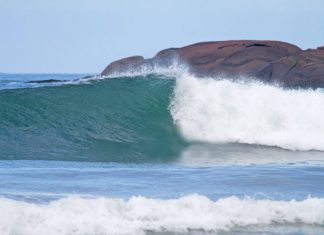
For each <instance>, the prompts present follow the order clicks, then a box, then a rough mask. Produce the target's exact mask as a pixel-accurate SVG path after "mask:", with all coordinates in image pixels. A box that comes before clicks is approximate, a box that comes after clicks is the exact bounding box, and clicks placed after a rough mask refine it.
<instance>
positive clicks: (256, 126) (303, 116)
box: [170, 74, 324, 150]
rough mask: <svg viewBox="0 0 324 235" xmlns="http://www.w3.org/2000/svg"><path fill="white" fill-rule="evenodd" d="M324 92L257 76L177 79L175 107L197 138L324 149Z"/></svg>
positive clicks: (184, 129) (188, 134) (182, 125)
mask: <svg viewBox="0 0 324 235" xmlns="http://www.w3.org/2000/svg"><path fill="white" fill-rule="evenodd" d="M321 107H324V93H323V92H322V91H320V90H315V91H314V90H288V89H282V88H279V87H275V86H270V85H264V84H262V83H256V82H233V81H231V80H225V79H218V80H216V79H212V78H196V77H194V76H190V75H186V74H184V75H183V76H182V77H180V78H179V79H177V81H176V86H175V90H174V97H173V100H172V102H171V106H170V110H171V114H172V116H173V119H174V122H175V123H176V124H177V125H178V127H179V129H180V131H181V133H182V135H183V136H184V137H185V138H186V139H188V140H193V141H202V142H214V143H228V142H237V143H247V144H259V145H268V146H277V147H281V148H286V149H291V150H324V118H323V117H324V109H322V108H321Z"/></svg>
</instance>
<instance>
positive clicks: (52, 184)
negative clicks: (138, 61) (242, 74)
mask: <svg viewBox="0 0 324 235" xmlns="http://www.w3.org/2000/svg"><path fill="white" fill-rule="evenodd" d="M85 75H86V74H5V73H0V234H1V235H45V234H46V235H175V234H177V235H259V234H263V235H279V234H280V235H323V234H324V108H323V107H324V91H323V90H321V89H318V90H287V89H282V88H280V87H276V86H270V85H264V84H262V83H257V82H255V81H254V82H253V81H250V80H249V79H243V80H242V79H241V80H240V82H238V81H235V80H233V79H226V78H219V79H211V78H196V77H194V76H192V75H190V74H188V73H186V72H184V71H181V70H175V71H173V70H172V71H153V72H143V73H137V74H135V73H134V74H124V75H119V76H115V77H109V78H100V77H94V78H90V79H89V78H88V79H80V78H81V77H83V76H85ZM51 79H54V80H62V82H52V83H50V82H48V83H46V82H45V83H37V82H35V81H41V80H51ZM63 80H64V81H63ZM30 81H34V82H30Z"/></svg>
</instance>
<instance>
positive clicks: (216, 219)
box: [0, 195, 324, 235]
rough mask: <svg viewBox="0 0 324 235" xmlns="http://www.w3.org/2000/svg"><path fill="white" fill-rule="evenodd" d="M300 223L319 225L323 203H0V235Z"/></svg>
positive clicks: (199, 199) (192, 199)
mask: <svg viewBox="0 0 324 235" xmlns="http://www.w3.org/2000/svg"><path fill="white" fill-rule="evenodd" d="M294 223H298V224H300V223H303V224H309V225H319V226H322V225H323V223H324V199H321V198H307V199H305V200H303V201H294V200H292V201H272V200H255V199H251V198H245V199H239V198H237V197H234V196H233V197H228V198H223V199H219V200H217V201H212V200H210V199H208V198H206V197H204V196H200V195H191V196H186V197H182V198H179V199H170V200H160V199H148V198H144V197H132V198H130V199H129V200H122V199H109V198H97V199H85V198H77V197H74V198H72V197H71V198H66V199H60V200H57V201H53V202H50V203H49V204H45V205H40V204H32V203H27V202H19V201H14V200H11V199H6V198H1V199H0V234H1V235H13V234H14V235H43V234H46V235H67V234H78V235H85V234H91V235H99V234H100V235H112V234H114V235H119V234H123V235H126V234H136V235H140V234H145V231H155V232H161V231H169V232H186V231H189V230H203V231H217V230H229V229H231V228H234V227H236V226H243V227H244V226H251V225H264V226H266V225H271V224H294Z"/></svg>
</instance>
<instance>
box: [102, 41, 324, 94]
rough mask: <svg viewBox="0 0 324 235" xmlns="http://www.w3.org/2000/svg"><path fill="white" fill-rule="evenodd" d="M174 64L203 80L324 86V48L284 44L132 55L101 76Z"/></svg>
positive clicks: (217, 45) (224, 44) (232, 44)
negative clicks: (258, 81)
mask: <svg viewBox="0 0 324 235" xmlns="http://www.w3.org/2000/svg"><path fill="white" fill-rule="evenodd" d="M174 61H177V62H178V63H180V64H184V65H186V66H187V67H188V69H189V72H191V73H193V74H194V75H196V76H199V77H204V76H209V77H219V76H222V77H224V76H228V77H230V78H233V79H240V78H242V77H246V76H248V77H251V78H256V79H258V80H261V81H263V82H266V83H272V84H279V85H281V86H284V87H290V88H318V87H324V47H318V48H317V49H308V50H302V49H300V48H299V47H297V46H295V45H292V44H289V43H285V42H280V41H255V40H238V41H216V42H202V43H197V44H193V45H190V46H185V47H181V48H170V49H166V50H162V51H160V52H158V53H157V54H156V56H154V57H153V58H151V59H144V58H143V57H142V56H132V57H128V58H124V59H121V60H118V61H115V62H112V63H111V64H109V65H108V66H107V67H106V68H105V69H104V71H103V72H102V73H101V75H102V76H109V75H113V74H116V73H124V72H129V71H140V70H141V69H143V68H154V67H168V66H170V65H172V64H173V62H174Z"/></svg>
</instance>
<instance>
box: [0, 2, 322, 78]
mask: <svg viewBox="0 0 324 235" xmlns="http://www.w3.org/2000/svg"><path fill="white" fill-rule="evenodd" d="M323 12H324V0H304V1H302V0H244V1H243V0H0V72H11V73H100V72H101V71H102V70H103V69H104V67H105V66H106V65H107V64H109V63H110V62H112V61H113V60H117V59H120V58H122V57H127V56H131V55H143V56H144V57H152V56H154V55H155V54H156V53H157V52H158V51H159V50H162V49H165V48H169V47H181V46H185V45H188V44H192V43H196V42H201V41H219V40H235V39H267V40H281V41H286V42H290V43H293V44H296V45H298V46H299V47H301V48H303V49H307V48H316V47H318V46H321V45H324V13H323Z"/></svg>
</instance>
